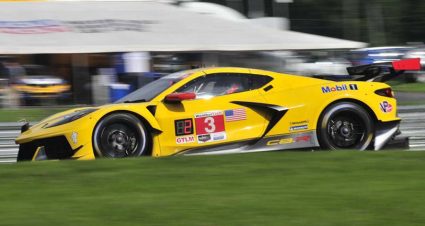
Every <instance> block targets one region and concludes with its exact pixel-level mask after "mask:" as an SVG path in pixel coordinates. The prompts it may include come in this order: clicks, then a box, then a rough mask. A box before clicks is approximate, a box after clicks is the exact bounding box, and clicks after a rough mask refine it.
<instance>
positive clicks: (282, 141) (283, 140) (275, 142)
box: [266, 137, 294, 146]
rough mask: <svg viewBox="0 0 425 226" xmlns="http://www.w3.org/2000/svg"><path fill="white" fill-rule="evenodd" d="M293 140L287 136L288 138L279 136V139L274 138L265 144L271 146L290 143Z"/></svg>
mask: <svg viewBox="0 0 425 226" xmlns="http://www.w3.org/2000/svg"><path fill="white" fill-rule="evenodd" d="M292 142H294V139H293V138H291V137H289V138H281V139H275V140H269V141H268V142H267V143H266V145H267V146H271V145H278V144H290V143H292Z"/></svg>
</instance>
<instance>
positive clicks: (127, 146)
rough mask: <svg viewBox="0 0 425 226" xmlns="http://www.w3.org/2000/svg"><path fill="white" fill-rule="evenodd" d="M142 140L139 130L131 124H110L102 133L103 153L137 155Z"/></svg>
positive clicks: (114, 155)
mask: <svg viewBox="0 0 425 226" xmlns="http://www.w3.org/2000/svg"><path fill="white" fill-rule="evenodd" d="M140 142H141V140H140V138H139V136H138V133H137V130H136V129H135V128H134V126H132V125H129V124H124V123H114V124H110V125H108V126H106V127H105V128H104V129H103V130H102V131H101V134H100V144H101V146H102V150H103V154H104V155H106V156H109V157H114V158H122V157H128V156H136V155H137V154H138V153H137V151H138V147H139V145H140Z"/></svg>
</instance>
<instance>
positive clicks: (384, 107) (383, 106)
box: [379, 101, 393, 113]
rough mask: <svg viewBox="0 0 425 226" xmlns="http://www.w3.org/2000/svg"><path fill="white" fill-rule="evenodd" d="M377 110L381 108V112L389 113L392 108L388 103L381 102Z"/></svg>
mask: <svg viewBox="0 0 425 226" xmlns="http://www.w3.org/2000/svg"><path fill="white" fill-rule="evenodd" d="M379 108H381V111H382V112H384V113H390V112H391V111H392V110H393V106H392V105H391V104H390V103H388V101H382V102H381V103H380V104H379Z"/></svg>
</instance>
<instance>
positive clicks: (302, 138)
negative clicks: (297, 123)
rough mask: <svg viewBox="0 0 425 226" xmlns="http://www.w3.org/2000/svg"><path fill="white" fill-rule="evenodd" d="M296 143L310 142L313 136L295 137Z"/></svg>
mask: <svg viewBox="0 0 425 226" xmlns="http://www.w3.org/2000/svg"><path fill="white" fill-rule="evenodd" d="M294 140H295V142H297V143H298V142H309V141H310V140H311V136H310V135H303V136H298V137H295V139H294Z"/></svg>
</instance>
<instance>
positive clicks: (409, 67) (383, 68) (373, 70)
mask: <svg viewBox="0 0 425 226" xmlns="http://www.w3.org/2000/svg"><path fill="white" fill-rule="evenodd" d="M420 69H421V63H420V58H412V59H403V60H397V61H393V62H384V63H374V64H366V65H360V66H354V67H348V68H347V72H348V74H349V75H350V76H353V77H354V76H357V78H354V79H353V80H356V81H381V82H385V81H388V80H390V79H393V78H395V77H397V76H399V75H401V74H403V73H404V72H405V71H419V70H420Z"/></svg>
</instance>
